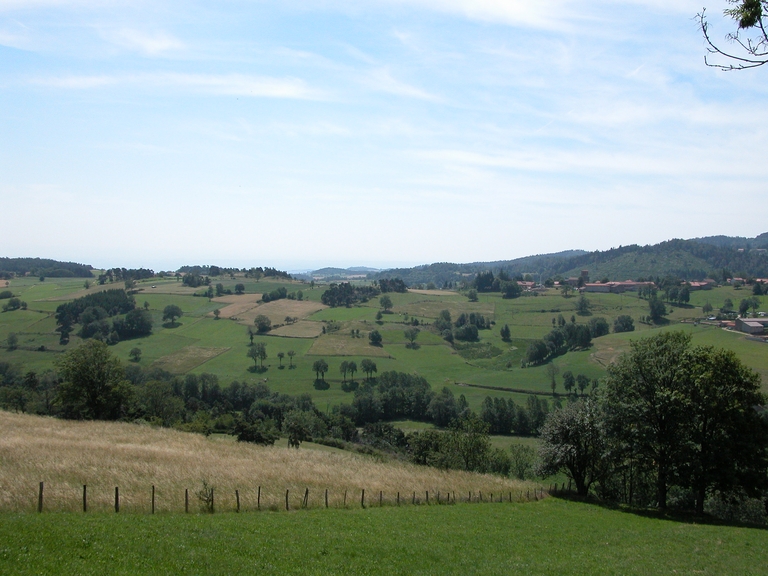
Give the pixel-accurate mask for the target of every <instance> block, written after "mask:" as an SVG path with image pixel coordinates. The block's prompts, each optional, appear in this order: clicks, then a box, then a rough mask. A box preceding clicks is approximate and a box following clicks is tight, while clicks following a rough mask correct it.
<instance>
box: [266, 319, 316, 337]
mask: <svg viewBox="0 0 768 576" xmlns="http://www.w3.org/2000/svg"><path fill="white" fill-rule="evenodd" d="M322 333H323V324H322V322H313V321H311V320H300V321H299V322H296V323H294V324H286V325H285V326H280V327H279V328H275V329H274V330H270V332H269V335H270V336H284V337H285V338H317V337H318V336H320V334H322Z"/></svg>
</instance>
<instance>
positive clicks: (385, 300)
mask: <svg viewBox="0 0 768 576" xmlns="http://www.w3.org/2000/svg"><path fill="white" fill-rule="evenodd" d="M379 305H380V306H381V307H382V308H383V309H384V311H385V312H389V311H390V310H391V309H392V298H390V297H389V296H388V295H387V294H384V295H383V296H382V297H381V298H379Z"/></svg>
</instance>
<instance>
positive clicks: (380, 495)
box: [379, 490, 384, 508]
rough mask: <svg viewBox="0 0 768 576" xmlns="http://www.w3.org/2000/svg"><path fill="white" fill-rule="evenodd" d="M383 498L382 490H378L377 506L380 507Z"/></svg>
mask: <svg viewBox="0 0 768 576" xmlns="http://www.w3.org/2000/svg"><path fill="white" fill-rule="evenodd" d="M383 498H384V492H383V491H382V490H379V508H381V501H382V499H383Z"/></svg>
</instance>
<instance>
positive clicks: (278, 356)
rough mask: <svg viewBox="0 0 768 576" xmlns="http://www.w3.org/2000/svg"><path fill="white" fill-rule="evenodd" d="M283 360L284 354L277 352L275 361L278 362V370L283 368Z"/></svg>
mask: <svg viewBox="0 0 768 576" xmlns="http://www.w3.org/2000/svg"><path fill="white" fill-rule="evenodd" d="M283 358H285V352H278V353H277V359H278V360H279V361H280V368H282V367H283Z"/></svg>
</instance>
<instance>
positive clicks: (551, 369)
mask: <svg viewBox="0 0 768 576" xmlns="http://www.w3.org/2000/svg"><path fill="white" fill-rule="evenodd" d="M544 372H546V374H547V378H549V386H550V388H552V394H553V395H554V393H555V388H557V380H556V377H557V375H558V374H560V368H559V367H558V366H557V365H556V364H555V363H554V362H550V363H549V364H547V366H546V368H544Z"/></svg>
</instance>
